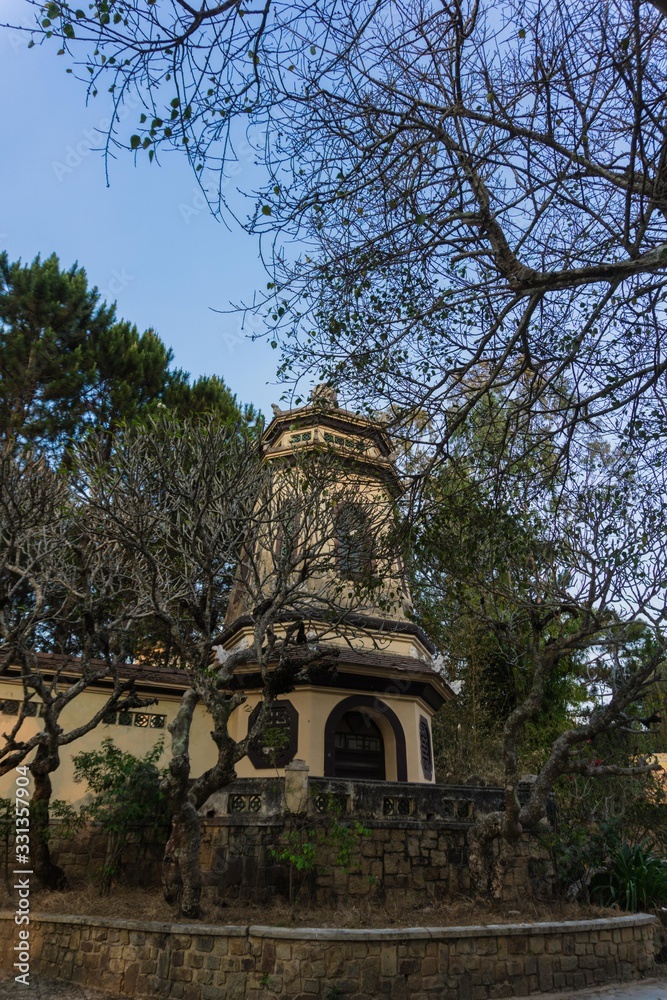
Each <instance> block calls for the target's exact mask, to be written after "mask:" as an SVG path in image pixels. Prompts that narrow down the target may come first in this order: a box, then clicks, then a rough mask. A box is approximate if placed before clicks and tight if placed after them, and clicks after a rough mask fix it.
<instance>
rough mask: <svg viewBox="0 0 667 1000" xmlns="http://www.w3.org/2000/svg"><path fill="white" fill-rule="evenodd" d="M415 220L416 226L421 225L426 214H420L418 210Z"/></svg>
mask: <svg viewBox="0 0 667 1000" xmlns="http://www.w3.org/2000/svg"><path fill="white" fill-rule="evenodd" d="M415 222H416V223H417V225H418V226H423V225H424V223H425V222H426V216H425V215H422V214H421V212H420V213H419V215H416V216H415Z"/></svg>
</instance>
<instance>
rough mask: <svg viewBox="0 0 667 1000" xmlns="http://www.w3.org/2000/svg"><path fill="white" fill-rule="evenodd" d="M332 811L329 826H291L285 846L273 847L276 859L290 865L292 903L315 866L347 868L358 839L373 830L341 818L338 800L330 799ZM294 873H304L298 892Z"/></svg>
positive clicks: (272, 853)
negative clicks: (295, 827) (293, 827)
mask: <svg viewBox="0 0 667 1000" xmlns="http://www.w3.org/2000/svg"><path fill="white" fill-rule="evenodd" d="M329 812H330V818H329V822H328V825H327V826H326V828H322V827H310V826H308V827H306V826H304V827H302V828H301V829H296V830H290V831H289V833H288V834H287V837H286V846H285V847H283V848H282V849H276V848H271V850H270V853H271V856H272V857H273V858H274V859H275V860H276V861H282V862H285V863H286V864H288V865H289V871H290V903H291V904H294V903H295V902H296V900H297V899H298V897H299V893H300V891H301V889H302V887H303V884H304V882H305V879H306V877H307V876H308V875H309V874H310V873H311V872H313V871H314V870H315V868H316V867H318V866H319V867H321V866H323V865H326V864H330V865H331V867H333V868H340V869H342V871H344V872H347V871H348V869H349V866H350V863H351V860H352V855H353V852H354V851H355V849H356V848H357V846H358V844H359V841H360V840H361V839H363V838H365V837H370V835H371V831H370V830H369V829H367V828H366V827H365V826H364V825H363V824H362V823H359V822H358V821H357V820H353V821H352V822H351V823H348V822H342V821H341V820H340V818H339V815H338V812H339V810H338V809H337V804H336V803H333V802H330V804H329ZM295 873H298V874H299V875H301V876H302V879H301V882H300V884H299V886H298V889H297V890H296V892H295V887H294V874H295Z"/></svg>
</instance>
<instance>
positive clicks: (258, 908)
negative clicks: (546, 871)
mask: <svg viewBox="0 0 667 1000" xmlns="http://www.w3.org/2000/svg"><path fill="white" fill-rule="evenodd" d="M0 904H1V905H2V907H3V908H4V907H6V906H8V905H11V895H10V896H9V897H8V895H7V892H6V890H5V889H4V887H3V889H2V892H1V893H0ZM32 911H33V913H35V914H37V913H60V914H69V915H73V916H74V915H77V916H99V917H116V918H125V919H128V920H139V921H141V922H142V923H143V922H147V921H150V920H158V921H164V922H167V923H173V922H178V921H179V915H178V911H177V910H176V909H174V908H173V907H171V906H169V905H168V904H167V903H165V901H164V899H163V898H162V895H161V893H160V891H159V890H158V889H128V888H117V889H114V890H113V891H112V893H111V895H110V896H100V895H99V892H98V890H97V887H96V886H95V885H91V884H86V885H82V886H75V887H73V888H72V889H69V890H68V891H66V892H36V893H34V894H33V898H32ZM617 915H618V913H617V912H616V911H614V910H605V909H601V908H600V907H590V906H589V907H584V906H580V905H578V904H574V903H559V902H555V903H550V904H548V905H547V904H545V903H532V902H528V903H525V904H524V905H523V906H522V907H520V908H519V906H518V905H517V906H516V907H513V906H503V905H500V904H491V903H490V904H487V905H482V904H481V903H478V902H475V901H473V900H470V899H466V898H464V897H462V898H459V899H455V900H450V901H443V902H437V903H432V904H427V905H421V906H407V905H405V904H401V902H400V900H391V901H387V902H385V903H379V902H378V901H377V900H374V899H368V900H362V901H360V902H359V903H352V902H350V901H349V900H348V901H347V902H346V903H343V904H337V905H336V906H332V907H326V906H308V905H306V904H300V905H298V906H297V907H295V908H294V909H293V910H292V909H291V908H290V906H289V904H287V903H285V902H282V901H280V900H277V901H275V902H272V903H252V902H250V903H238V902H233V901H230V902H229V903H227V904H223V905H216V904H210V903H209V904H207V905H205V906H204V913H203V917H202V920H203V922H204V923H212V924H236V925H239V924H241V925H244V924H269V925H275V926H277V927H286V926H292V927H399V926H403V927H447V926H449V927H452V926H466V925H470V924H496V923H518V922H524V921H546V920H581V919H592V918H594V917H604V916H607V917H608V916H617Z"/></svg>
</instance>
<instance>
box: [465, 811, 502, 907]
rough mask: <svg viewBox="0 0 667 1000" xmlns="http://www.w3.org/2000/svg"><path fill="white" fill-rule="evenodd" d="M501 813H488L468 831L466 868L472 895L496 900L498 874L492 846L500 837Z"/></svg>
mask: <svg viewBox="0 0 667 1000" xmlns="http://www.w3.org/2000/svg"><path fill="white" fill-rule="evenodd" d="M503 819H504V814H503V813H500V812H498V813H489V814H488V815H487V816H484V817H483V818H482V819H481V820H479V821H478V822H477V823H475V825H474V826H473V827H471V828H470V829H469V830H468V868H469V871H470V883H471V888H472V890H473V893H474V894H475V895H476V896H481V897H483V898H484V899H495V898H498V895H497V894H498V889H499V872H498V871H497V868H496V852H495V850H494V846H495V844H496V842H497V840H498V839H499V838H500V836H501V828H502V822H503Z"/></svg>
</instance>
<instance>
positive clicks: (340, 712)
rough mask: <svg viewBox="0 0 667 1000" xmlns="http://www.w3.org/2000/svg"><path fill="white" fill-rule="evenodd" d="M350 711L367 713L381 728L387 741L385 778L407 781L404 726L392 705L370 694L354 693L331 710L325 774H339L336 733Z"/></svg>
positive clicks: (327, 731)
mask: <svg viewBox="0 0 667 1000" xmlns="http://www.w3.org/2000/svg"><path fill="white" fill-rule="evenodd" d="M348 712H360V713H361V714H362V715H366V716H367V717H368V718H369V719H371V720H372V721H373V723H375V725H376V726H377V728H378V729H379V730H380V733H381V734H382V742H383V743H384V752H385V775H386V780H388V781H407V780H408V762H407V755H406V750H405V733H404V732H403V726H402V725H401V723H400V720H399V718H398V716H397V715H396V713H395V712H394V711H392V709H391V708H389V705H386V704H385V703H384V702H383V701H381V700H380V699H379V698H374V697H372V696H371V695H367V694H353V695H350V697H349V698H344V699H343V700H342V701H340V702H338V704H337V705H336V706H335V708H334V709H333V710H332V712H331V713H330V715H329V718H328V719H327V721H326V725H325V727H324V776H325V777H326V778H334V777H336V732H337V730H338V729H339V724H340V723H341V720H342V719H343V717H344V716H345V715H347V713H348Z"/></svg>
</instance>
